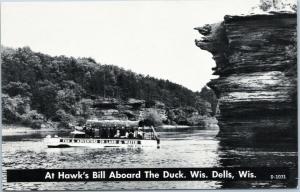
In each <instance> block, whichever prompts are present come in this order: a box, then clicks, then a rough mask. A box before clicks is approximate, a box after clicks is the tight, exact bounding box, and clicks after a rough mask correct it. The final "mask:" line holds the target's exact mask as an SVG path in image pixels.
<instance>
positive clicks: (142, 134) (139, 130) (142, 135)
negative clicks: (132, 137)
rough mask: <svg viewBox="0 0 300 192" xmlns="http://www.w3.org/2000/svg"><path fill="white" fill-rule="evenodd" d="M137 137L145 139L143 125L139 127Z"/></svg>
mask: <svg viewBox="0 0 300 192" xmlns="http://www.w3.org/2000/svg"><path fill="white" fill-rule="evenodd" d="M137 138H138V139H143V138H144V133H143V130H142V128H141V127H139V129H138V132H137Z"/></svg>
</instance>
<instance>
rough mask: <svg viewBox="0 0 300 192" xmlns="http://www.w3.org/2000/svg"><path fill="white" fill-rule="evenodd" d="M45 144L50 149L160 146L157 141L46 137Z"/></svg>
mask: <svg viewBox="0 0 300 192" xmlns="http://www.w3.org/2000/svg"><path fill="white" fill-rule="evenodd" d="M44 143H45V144H46V145H47V146H48V147H49V148H64V147H90V148H107V147H124V148H126V147H128V148H132V147H134V148H135V147H155V146H159V141H157V140H145V139H97V138H61V137H50V138H49V137H46V138H45V139H44Z"/></svg>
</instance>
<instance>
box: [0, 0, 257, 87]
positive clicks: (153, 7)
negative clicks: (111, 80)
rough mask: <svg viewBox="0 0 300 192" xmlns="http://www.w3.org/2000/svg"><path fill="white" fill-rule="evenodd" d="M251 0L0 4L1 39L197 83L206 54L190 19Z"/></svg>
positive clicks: (214, 16) (217, 17)
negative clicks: (199, 43)
mask: <svg viewBox="0 0 300 192" xmlns="http://www.w3.org/2000/svg"><path fill="white" fill-rule="evenodd" d="M258 1H259V0H185V1H183V0H177V1H175V0H174V1H172V0H166V1H162V0H160V1H159V0H156V1H134V0H132V1H124V0H123V1H118V0H114V1H64V2H62V1H54V2H47V1H45V2H36V1H35V2H34V1H32V2H4V3H2V4H1V44H2V45H4V46H8V47H12V48H17V47H23V46H29V47H30V48H31V49H32V50H33V51H38V52H42V53H46V54H49V55H52V56H55V55H66V56H73V57H92V58H94V59H95V60H96V61H97V62H99V63H101V64H113V65H117V66H120V67H123V68H125V69H130V70H131V71H134V72H137V73H141V74H144V75H150V76H153V77H156V78H161V79H168V80H170V81H172V82H175V83H178V84H181V85H183V86H185V87H187V88H189V89H191V90H193V91H199V90H201V88H202V87H203V86H205V85H206V83H207V82H209V80H210V79H213V78H216V76H213V75H212V73H213V71H212V70H211V68H212V67H214V66H215V62H214V61H213V59H212V55H211V54H210V53H209V52H207V51H203V50H201V49H200V48H198V47H197V46H195V42H194V41H195V39H200V37H201V35H200V34H199V33H198V32H197V31H196V30H194V29H193V28H194V27H199V26H203V25H205V24H210V23H216V22H220V21H222V20H223V17H224V15H226V14H231V15H234V14H241V13H247V12H249V10H250V9H251V7H253V6H255V5H256V4H258Z"/></svg>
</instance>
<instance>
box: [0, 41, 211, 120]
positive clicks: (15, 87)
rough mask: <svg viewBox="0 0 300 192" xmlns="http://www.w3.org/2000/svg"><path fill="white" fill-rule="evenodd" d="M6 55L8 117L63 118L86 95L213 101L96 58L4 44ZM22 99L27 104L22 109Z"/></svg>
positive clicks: (175, 103) (173, 102)
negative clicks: (76, 56)
mask: <svg viewBox="0 0 300 192" xmlns="http://www.w3.org/2000/svg"><path fill="white" fill-rule="evenodd" d="M1 59H2V66H1V67H2V92H3V97H2V104H4V108H3V113H4V120H5V119H7V120H8V119H10V118H11V117H10V116H13V113H19V116H20V117H18V115H17V117H15V118H17V119H18V118H20V119H22V118H23V117H21V116H22V114H24V110H25V111H26V110H27V112H26V114H28V113H29V112H30V113H32V114H34V115H37V116H38V115H39V114H42V115H43V116H44V118H46V119H51V120H57V121H59V120H60V118H68V115H70V118H71V116H74V115H76V111H77V109H78V107H81V108H82V107H83V105H84V102H86V99H90V100H94V99H97V98H98V97H104V98H117V99H121V100H126V99H128V98H136V99H143V100H146V101H151V100H157V101H161V102H163V103H164V104H165V105H166V107H168V108H176V107H181V106H193V107H196V108H199V110H200V111H201V110H202V108H203V106H202V104H203V102H202V100H203V99H204V100H206V101H208V102H211V101H210V100H211V95H209V94H205V95H203V94H202V95H201V94H200V93H195V92H193V91H191V90H189V89H187V88H185V87H183V86H181V85H178V84H176V83H173V82H170V81H168V80H162V79H156V78H153V77H150V76H144V75H140V74H136V73H134V72H132V71H129V70H125V69H123V68H120V67H117V66H114V65H103V64H100V63H96V61H95V60H94V59H92V58H73V57H66V56H55V57H53V56H49V55H46V54H43V53H39V52H33V51H31V49H30V48H29V47H24V48H18V49H11V48H3V49H2V54H1ZM158 70H159V69H158ZM206 92H207V90H206ZM206 95H207V96H206ZM204 97H208V98H204ZM20 103H22V105H23V107H24V108H23V109H19V110H21V111H18V109H17V108H18V106H19V105H21V104H20ZM22 110H23V112H22ZM34 115H33V116H34ZM27 118H28V117H27ZM30 118H33V117H30ZM35 118H39V117H35ZM23 120H24V119H23Z"/></svg>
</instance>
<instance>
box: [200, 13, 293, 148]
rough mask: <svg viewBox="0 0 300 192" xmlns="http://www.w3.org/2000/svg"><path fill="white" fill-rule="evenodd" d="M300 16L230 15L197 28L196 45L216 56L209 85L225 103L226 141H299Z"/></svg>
mask: <svg viewBox="0 0 300 192" xmlns="http://www.w3.org/2000/svg"><path fill="white" fill-rule="evenodd" d="M296 26H297V15H296V14H295V13H282V12H281V13H268V14H262V15H248V16H225V17H224V21H223V22H221V23H217V24H211V25H205V26H204V27H199V28H195V29H196V30H198V31H199V33H200V34H202V35H203V38H202V39H201V40H196V45H197V46H198V47H200V48H201V49H203V50H207V51H209V52H211V53H212V55H213V59H214V60H215V62H216V67H215V68H213V70H214V74H215V75H219V78H217V79H214V80H212V81H210V82H209V83H208V86H209V87H211V88H212V89H213V90H214V91H215V93H216V94H217V97H218V98H219V110H220V114H219V116H218V121H219V127H220V133H219V136H220V137H221V138H223V139H226V138H230V140H233V138H236V139H238V140H241V141H244V142H248V143H249V142H250V143H256V142H258V141H264V142H265V141H270V140H273V141H278V140H281V139H282V140H285V141H287V140H289V141H292V142H296V139H297V51H296V50H297V42H296V41H297V40H296V39H297V31H296Z"/></svg>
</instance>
